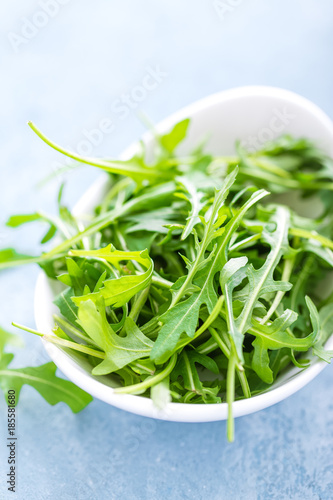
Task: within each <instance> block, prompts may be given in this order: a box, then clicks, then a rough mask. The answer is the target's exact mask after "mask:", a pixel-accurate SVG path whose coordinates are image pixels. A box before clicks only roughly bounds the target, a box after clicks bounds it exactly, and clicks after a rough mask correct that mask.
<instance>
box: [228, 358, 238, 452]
mask: <svg viewBox="0 0 333 500" xmlns="http://www.w3.org/2000/svg"><path fill="white" fill-rule="evenodd" d="M235 367H236V356H235V354H234V353H231V355H230V358H229V363H228V371H227V403H228V423H227V437H228V441H229V442H230V443H232V442H233V441H234V434H235V431H234V427H235V425H234V417H233V413H232V404H233V402H234V400H235Z"/></svg>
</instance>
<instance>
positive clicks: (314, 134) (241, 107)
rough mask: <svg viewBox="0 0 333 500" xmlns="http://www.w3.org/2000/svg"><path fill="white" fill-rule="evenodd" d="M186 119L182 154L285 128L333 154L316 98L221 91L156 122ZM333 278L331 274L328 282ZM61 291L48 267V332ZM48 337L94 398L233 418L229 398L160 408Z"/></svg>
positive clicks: (128, 406)
mask: <svg viewBox="0 0 333 500" xmlns="http://www.w3.org/2000/svg"><path fill="white" fill-rule="evenodd" d="M184 118H191V126H190V131H189V135H188V137H187V138H186V140H185V141H184V143H183V144H182V145H181V148H179V152H180V154H186V153H188V152H189V151H190V150H191V149H192V148H194V147H195V146H197V144H198V143H200V141H202V139H203V138H205V137H207V136H208V142H207V151H209V152H212V153H214V154H233V153H234V151H235V142H236V140H240V141H241V142H242V143H243V145H244V147H245V148H248V149H249V150H251V149H257V148H258V147H260V146H262V145H263V144H264V143H265V142H266V141H267V140H271V139H274V138H276V137H278V136H280V135H282V134H291V135H294V136H296V137H302V136H303V137H307V138H310V139H313V140H314V141H315V142H316V143H317V144H318V145H319V146H320V147H321V148H323V149H324V150H325V151H326V152H327V153H328V154H330V155H331V156H333V124H332V122H331V120H330V119H329V118H328V117H327V116H326V115H325V114H324V113H323V112H322V111H321V110H320V109H319V108H317V107H316V106H315V105H314V104H312V103H311V102H309V101H307V100H306V99H304V98H302V97H300V96H298V95H296V94H293V93H291V92H288V91H285V90H281V89H275V88H269V87H244V88H239V89H234V90H231V91H226V92H221V93H219V94H215V95H213V96H210V97H208V98H206V99H203V100H201V101H198V102H197V103H194V104H192V105H191V106H189V107H187V108H184V109H182V110H181V111H179V112H177V113H175V114H174V115H172V116H170V117H169V118H167V119H166V120H164V121H163V122H161V123H160V124H159V125H158V126H157V127H156V128H157V130H158V131H159V132H165V131H167V130H168V129H170V128H171V127H172V126H173V125H174V124H175V123H177V121H179V120H181V119H184ZM143 140H144V142H145V144H146V146H147V151H148V155H149V154H152V152H153V148H154V141H153V138H152V136H151V135H150V134H145V135H144V137H143ZM137 147H138V146H137V144H134V145H132V146H130V147H129V148H128V149H127V150H126V151H125V152H124V153H123V154H122V155H121V158H122V159H126V158H129V157H130V156H132V155H133V153H134V152H135V151H136V149H137ZM107 182H108V181H107V177H106V176H104V175H102V176H101V177H100V179H99V180H98V181H97V182H96V183H95V184H94V185H93V186H92V187H91V188H90V190H88V191H87V192H86V193H85V195H84V196H83V197H82V198H81V200H80V201H79V203H78V204H77V205H76V207H75V212H76V214H82V213H89V211H91V209H92V207H93V206H94V205H95V204H96V203H97V201H98V200H99V199H100V198H101V196H103V193H104V192H105V190H106V187H107ZM310 203H312V201H311V202H310ZM303 209H304V207H303V208H302V210H303ZM305 209H306V206H305ZM312 210H313V206H312ZM331 282H332V281H331V280H327V287H329V286H330V285H331ZM60 291H61V283H57V282H54V281H53V280H49V279H48V278H47V277H46V276H45V275H44V274H43V273H42V274H41V275H40V276H39V278H38V282H37V285H36V293H35V318H36V324H37V328H38V329H39V330H40V331H43V332H45V333H47V332H50V331H51V330H52V327H53V319H52V316H53V314H54V313H55V312H57V308H56V307H55V305H54V304H53V299H54V297H55V295H56V294H57V293H59V292H60ZM43 343H44V346H45V348H46V350H47V352H48V353H49V355H50V357H51V358H52V360H53V361H54V362H55V364H56V365H57V366H58V367H59V368H60V370H61V371H62V372H63V373H64V374H65V375H66V376H67V377H68V378H69V379H70V380H72V381H73V382H74V383H76V384H77V385H78V386H80V387H81V388H82V389H84V390H85V391H87V392H88V393H90V394H92V395H93V396H94V397H97V398H99V399H101V400H103V401H105V402H107V403H109V404H112V405H114V406H117V407H118V408H122V409H125V410H127V411H131V412H133V413H137V414H140V415H144V416H149V417H154V418H159V419H164V420H172V421H184V422H207V421H214V420H224V419H226V418H227V405H226V403H221V404H211V405H204V404H201V405H191V404H179V403H170V404H169V405H168V406H167V408H166V409H164V410H163V411H161V410H157V409H156V408H155V407H154V406H153V404H152V401H151V400H150V399H148V398H144V397H140V396H132V395H117V394H114V391H113V389H112V387H115V383H114V382H113V381H112V377H98V378H96V377H93V376H92V375H91V373H90V371H91V366H90V365H89V363H88V362H87V361H86V360H84V358H82V357H81V356H79V355H75V354H72V353H71V352H68V351H67V350H65V349H60V348H58V347H56V346H55V345H52V344H50V343H48V342H45V341H43ZM327 347H328V348H332V347H333V339H332V338H331V339H330V340H329V341H328V343H327ZM324 367H325V363H323V362H319V361H314V362H313V365H312V366H311V367H309V368H308V369H306V370H300V369H298V368H296V367H292V368H290V369H288V370H287V371H286V372H285V373H284V374H283V375H282V376H280V377H279V378H278V380H277V381H276V382H275V383H274V384H273V385H272V386H271V388H270V389H269V390H268V391H267V392H265V393H264V394H260V395H258V396H255V397H253V398H251V399H248V400H241V401H236V402H235V403H234V415H235V416H240V415H245V414H248V413H252V412H254V411H257V410H260V409H262V408H265V407H267V406H270V405H272V404H274V403H277V402H279V401H281V400H282V399H284V398H286V397H288V396H289V395H290V394H293V393H294V392H296V391H297V390H298V389H300V388H301V387H303V386H304V385H306V384H307V383H308V382H309V381H310V380H311V379H312V378H314V377H315V376H316V375H317V374H318V373H319V372H320V371H321V370H322V369H323V368H324Z"/></svg>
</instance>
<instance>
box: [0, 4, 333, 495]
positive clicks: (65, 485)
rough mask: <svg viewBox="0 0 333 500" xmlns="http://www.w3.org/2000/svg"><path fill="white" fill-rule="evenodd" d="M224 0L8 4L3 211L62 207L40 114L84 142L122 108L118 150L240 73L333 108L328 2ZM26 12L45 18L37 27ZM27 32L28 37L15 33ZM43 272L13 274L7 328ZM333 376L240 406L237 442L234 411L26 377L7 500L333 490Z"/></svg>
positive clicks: (0, 453)
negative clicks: (275, 401)
mask: <svg viewBox="0 0 333 500" xmlns="http://www.w3.org/2000/svg"><path fill="white" fill-rule="evenodd" d="M45 3H47V4H48V5H50V4H52V2H51V1H50V2H47V1H46V0H45V2H44V4H45ZM63 3H64V4H65V3H66V2H65V1H63ZM220 4H221V7H220V16H219V15H218V14H217V12H216V10H215V9H214V2H213V1H211V0H206V1H199V0H191V1H190V0H183V1H181V2H179V1H176V0H168V1H167V0H159V1H158V2H156V1H153V0H146V1H143V0H136V1H135V2H134V1H129V0H123V1H122V2H116V1H114V0H108V1H107V0H95V1H94V2H89V1H87V0H80V2H79V0H71V1H70V0H69V1H68V2H67V4H66V5H62V6H61V7H59V9H58V12H55V11H54V13H55V15H54V17H51V16H50V15H47V16H46V18H45V15H44V16H43V15H42V16H41V15H40V11H41V7H40V2H38V1H37V0H17V1H16V2H9V1H8V0H7V1H3V2H2V3H1V6H0V30H1V47H0V57H1V69H2V71H1V81H0V89H1V93H0V96H1V97H0V100H1V114H2V120H1V123H0V142H1V167H0V186H1V197H0V199H1V201H0V203H1V222H2V223H3V222H4V220H5V218H6V216H7V215H8V214H10V213H13V212H25V211H27V212H29V211H34V210H35V209H36V208H41V207H42V208H44V210H54V205H55V202H54V201H55V198H56V190H57V186H58V184H59V178H58V180H56V181H55V182H53V183H51V184H50V185H48V186H47V187H45V188H44V189H43V190H41V191H39V192H38V191H36V188H35V185H36V183H37V182H38V181H39V180H40V179H42V178H43V177H44V176H45V175H47V174H50V173H51V172H52V169H53V170H54V169H55V168H56V165H57V162H59V161H61V158H59V157H58V156H57V155H56V153H54V152H52V150H49V149H48V148H47V147H46V146H44V145H43V144H42V143H41V142H40V141H39V140H38V139H37V138H36V137H34V135H33V134H32V133H31V131H30V130H29V129H28V127H27V126H26V121H27V120H28V119H32V120H34V121H35V122H36V123H37V124H38V126H39V127H40V128H42V129H43V130H44V131H45V132H46V133H47V134H48V135H50V136H51V137H53V138H54V139H55V140H57V142H59V143H61V144H64V145H68V146H70V147H71V148H76V147H77V145H78V144H79V143H80V141H82V140H85V135H84V133H85V132H84V130H86V131H89V130H92V129H94V128H96V127H97V126H99V125H100V122H101V120H103V119H106V118H107V119H109V120H112V121H113V131H112V132H111V133H108V134H104V135H103V138H102V140H101V143H100V144H99V145H96V146H91V149H92V154H96V155H104V156H113V155H117V154H118V153H120V152H121V150H122V149H123V148H124V147H125V146H126V145H128V144H129V143H130V142H132V141H133V140H135V139H136V138H137V137H138V136H139V135H140V134H141V133H142V132H143V126H142V125H141V124H140V121H139V120H138V119H137V117H136V112H137V111H139V110H144V111H145V113H146V114H147V115H148V116H149V117H150V118H151V120H152V121H155V122H156V121H159V120H160V119H162V118H164V117H165V116H167V115H168V114H170V113H171V112H173V111H175V110H177V109H178V108H180V107H182V106H184V105H186V104H189V103H190V102H192V101H194V100H196V99H198V98H201V97H204V96H206V95H208V94H211V93H213V92H216V91H219V90H222V89H227V88H230V87H233V86H239V85H247V84H268V85H275V86H281V87H285V88H288V89H291V90H294V91H296V92H299V93H300V94H302V95H304V96H306V97H308V98H310V99H312V100H313V101H314V102H316V103H317V104H319V105H320V106H321V107H322V108H323V109H324V110H325V111H326V112H327V113H328V115H330V116H331V117H333V98H332V88H333V72H332V65H331V60H332V46H333V30H332V26H333V21H332V13H333V12H332V11H333V6H332V2H331V0H321V1H320V2H318V1H315V0H293V2H290V1H287V0H279V1H271V2H267V1H265V0H247V1H243V2H242V1H237V2H236V1H234V0H233V1H232V0H229V1H228V0H226V1H225V2H220ZM222 4H224V9H226V7H225V6H226V5H227V6H228V5H229V9H228V11H225V15H224V16H223V15H222V10H221V9H223V5H222ZM236 4H238V6H237V7H236V6H235V5H236ZM53 5H54V2H53ZM232 5H234V7H232ZM45 19H46V21H45ZM27 20H28V21H27ZM29 21H30V22H31V21H34V22H35V23H36V22H37V23H41V24H43V23H46V24H45V26H44V27H41V28H39V29H37V30H34V31H31V26H30V31H28V32H27V29H28V28H27V26H28V22H29ZM22 30H23V35H24V36H25V38H18V35H19V36H21V37H22V36H23V35H22ZM15 35H16V36H15ZM26 35H29V36H30V38H27V37H26ZM15 48H16V50H14V49H15ZM156 66H159V67H160V70H161V72H162V73H163V76H161V77H160V78H159V79H160V81H159V82H157V83H158V85H156V86H155V88H154V89H152V90H149V91H147V92H146V95H145V96H142V94H138V93H137V91H136V90H135V87H136V86H137V85H141V83H142V82H143V81H144V78H145V76H146V75H147V71H149V69H147V68H150V69H152V68H153V69H154V68H156ZM128 92H129V93H133V92H134V96H135V97H136V100H134V102H133V101H132V103H131V105H132V106H133V109H129V108H128V109H127V111H126V110H124V109H123V112H122V113H120V111H119V109H118V111H117V106H119V101H117V100H119V99H121V98H122V95H123V94H124V93H125V94H126V93H128ZM139 99H142V101H141V102H138V101H139ZM134 108H135V109H134ZM123 115H124V116H123ZM125 115H126V116H125ZM81 147H87V144H86V145H85V146H84V145H82V144H81ZM88 147H89V144H88ZM97 176H98V172H96V171H95V170H94V169H89V168H84V169H82V170H81V171H80V172H75V173H71V174H70V175H69V177H68V179H69V180H68V185H67V188H66V199H67V201H68V204H69V205H73V203H74V202H75V201H76V200H77V198H78V197H79V195H80V193H81V192H82V191H84V190H85V189H86V187H87V186H89V185H90V184H91V182H92V181H93V179H95V178H96V177H97ZM40 235H41V230H40V229H38V228H35V227H34V226H33V225H32V226H31V227H30V228H26V229H22V230H20V231H17V232H12V231H9V230H8V229H3V230H2V229H1V231H0V237H1V246H2V247H5V246H6V247H7V246H10V245H11V244H15V245H16V246H19V247H20V249H22V250H24V251H31V252H36V251H38V248H37V245H36V241H38V238H39V237H40ZM37 272H38V271H37V269H36V268H26V269H20V270H15V271H12V272H10V273H9V272H8V273H7V272H6V273H2V274H1V277H0V304H1V312H0V316H1V317H0V323H1V324H2V325H3V327H5V328H8V329H9V328H10V326H9V325H10V323H11V321H12V320H16V321H17V322H21V323H25V324H28V325H31V326H33V325H34V319H33V311H32V304H33V290H34V283H35V279H36V276H37ZM25 339H26V346H27V348H26V349H25V350H22V351H21V352H19V353H18V356H17V359H16V364H17V365H27V364H30V363H34V364H38V363H40V362H44V361H45V360H46V359H47V356H46V355H44V354H43V352H42V351H41V348H40V343H39V342H38V339H35V338H31V337H29V336H27V337H25ZM332 383H333V366H329V367H328V368H327V369H326V370H325V371H324V372H323V373H322V374H321V375H320V376H319V377H318V378H317V379H316V380H314V381H313V382H312V383H311V384H309V385H308V386H307V387H306V388H304V389H303V390H301V391H300V392H299V393H298V394H296V395H295V396H293V397H291V398H289V399H288V400H286V401H284V402H282V403H280V404H279V405H277V406H275V407H272V408H269V409H267V410H265V411H262V412H259V413H257V414H255V415H250V416H247V417H243V418H240V419H238V420H237V421H236V442H235V444H233V445H230V444H228V443H227V442H226V439H225V430H226V429H225V423H224V422H221V423H212V424H174V423H166V422H155V421H152V420H149V419H145V418H140V417H137V416H135V415H130V414H127V413H125V412H122V411H120V410H117V409H114V408H112V407H110V406H108V405H106V404H104V403H101V402H99V401H94V402H93V403H92V404H91V405H90V406H89V407H88V408H87V409H86V410H85V411H83V412H82V413H81V414H79V415H73V414H72V413H71V412H70V410H69V409H68V408H67V407H65V406H64V405H58V406H57V407H55V408H51V407H49V406H48V405H47V404H46V403H45V402H44V401H43V400H42V398H41V397H40V396H39V395H38V394H37V393H35V392H34V391H33V390H32V389H30V388H24V390H23V391H22V395H21V401H20V404H19V407H18V429H19V457H18V458H19V463H18V492H17V493H16V494H15V495H14V494H7V493H6V488H5V484H4V483H5V472H6V468H5V466H4V465H5V444H4V439H3V438H4V436H5V431H4V429H5V416H4V415H5V412H4V410H5V404H4V400H3V399H2V397H1V398H0V498H1V500H2V499H7V498H17V499H20V500H45V499H57V498H61V499H62V500H72V499H79V500H95V499H96V500H97V499H98V500H99V499H103V500H104V499H117V500H118V499H129V500H130V499H138V500H141V499H142V500H153V499H154V500H155V499H156V500H159V499H169V498H172V499H173V498H174V499H194V500H196V499H206V498H209V499H212V500H214V499H223V500H229V499H232V500H234V499H235V500H237V499H245V500H252V499H253V500H254V499H260V500H267V499H272V500H274V499H279V500H281V499H289V498H290V499H293V500H298V499H302V500H308V499H318V500H319V499H321V500H326V499H331V498H333V456H332V447H333V403H332Z"/></svg>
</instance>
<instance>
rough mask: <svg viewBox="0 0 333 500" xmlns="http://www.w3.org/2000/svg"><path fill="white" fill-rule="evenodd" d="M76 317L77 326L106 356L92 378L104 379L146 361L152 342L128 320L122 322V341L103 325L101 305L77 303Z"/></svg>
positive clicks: (104, 317) (104, 319)
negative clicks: (142, 359) (143, 359)
mask: <svg viewBox="0 0 333 500" xmlns="http://www.w3.org/2000/svg"><path fill="white" fill-rule="evenodd" d="M78 316H79V321H78V323H79V325H80V326H81V327H82V328H83V330H85V332H86V333H87V335H89V337H90V338H91V339H92V340H93V341H94V342H95V343H96V345H97V346H98V347H99V348H100V349H102V350H103V351H104V352H105V354H106V358H105V359H104V360H103V361H102V362H101V363H100V364H99V365H97V366H96V367H95V368H94V369H93V371H92V373H93V375H107V374H108V373H112V372H115V371H117V370H120V369H121V368H123V367H124V366H126V365H128V364H129V363H131V362H132V361H135V360H137V359H141V358H145V357H149V354H150V351H151V348H152V346H153V345H154V344H153V342H152V341H151V340H150V339H149V338H148V337H146V336H145V335H144V334H143V333H142V332H141V331H140V329H139V328H138V327H137V326H136V325H135V323H134V321H133V320H132V319H131V318H127V319H126V321H125V330H126V333H127V335H126V337H120V336H119V335H117V334H116V333H115V332H114V331H113V330H112V328H111V326H110V324H109V323H108V321H107V318H106V314H105V307H104V305H103V302H102V301H101V302H99V303H98V304H95V303H94V302H92V301H91V300H87V301H84V302H81V304H80V306H79V313H78Z"/></svg>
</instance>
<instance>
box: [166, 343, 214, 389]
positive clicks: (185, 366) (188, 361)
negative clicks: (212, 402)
mask: <svg viewBox="0 0 333 500" xmlns="http://www.w3.org/2000/svg"><path fill="white" fill-rule="evenodd" d="M196 364H200V365H202V366H204V367H205V368H206V369H207V370H209V371H211V372H213V373H215V374H218V373H219V369H218V366H217V364H216V363H215V361H214V360H213V359H211V358H210V357H209V356H206V355H204V354H200V353H198V352H196V351H193V350H192V351H186V350H184V351H183V352H182V353H181V355H180V357H179V358H178V363H177V365H176V367H175V369H174V370H173V372H172V375H171V378H172V380H173V381H175V380H177V378H178V377H182V379H183V382H184V387H185V389H188V390H189V391H192V392H195V393H197V394H201V395H203V396H204V395H205V391H204V388H203V385H202V382H201V380H200V377H199V374H198V371H197V368H196Z"/></svg>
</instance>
